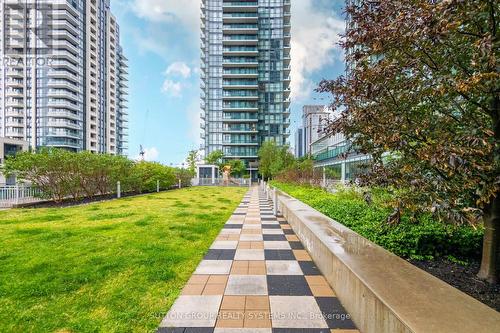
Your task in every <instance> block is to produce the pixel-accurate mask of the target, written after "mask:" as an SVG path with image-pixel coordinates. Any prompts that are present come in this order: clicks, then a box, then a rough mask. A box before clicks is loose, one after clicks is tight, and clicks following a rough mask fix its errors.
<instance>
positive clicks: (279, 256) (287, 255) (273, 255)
mask: <svg viewBox="0 0 500 333" xmlns="http://www.w3.org/2000/svg"><path fill="white" fill-rule="evenodd" d="M264 256H265V258H266V260H295V256H294V255H293V251H292V250H264Z"/></svg>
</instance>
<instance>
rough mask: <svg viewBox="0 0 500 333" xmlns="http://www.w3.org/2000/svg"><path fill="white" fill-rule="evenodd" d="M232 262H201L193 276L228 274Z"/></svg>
mask: <svg viewBox="0 0 500 333" xmlns="http://www.w3.org/2000/svg"><path fill="white" fill-rule="evenodd" d="M232 264H233V261H232V260H203V261H202V262H200V264H199V265H198V267H197V268H196V271H195V272H194V274H214V275H215V274H229V272H230V271H231V265H232Z"/></svg>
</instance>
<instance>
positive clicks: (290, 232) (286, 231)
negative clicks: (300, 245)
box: [283, 229, 295, 235]
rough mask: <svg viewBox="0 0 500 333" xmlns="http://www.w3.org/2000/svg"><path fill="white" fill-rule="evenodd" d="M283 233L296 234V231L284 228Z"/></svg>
mask: <svg viewBox="0 0 500 333" xmlns="http://www.w3.org/2000/svg"><path fill="white" fill-rule="evenodd" d="M283 233H284V234H285V235H295V232H293V229H283Z"/></svg>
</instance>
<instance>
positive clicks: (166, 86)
mask: <svg viewBox="0 0 500 333" xmlns="http://www.w3.org/2000/svg"><path fill="white" fill-rule="evenodd" d="M183 88H184V84H183V83H182V82H176V81H172V80H170V79H165V81H164V82H163V86H162V87H161V91H162V92H164V93H165V94H168V95H171V96H173V97H180V96H181V95H182V90H183Z"/></svg>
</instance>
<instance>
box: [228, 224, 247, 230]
mask: <svg viewBox="0 0 500 333" xmlns="http://www.w3.org/2000/svg"><path fill="white" fill-rule="evenodd" d="M241 228H243V224H224V229H241Z"/></svg>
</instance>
